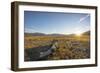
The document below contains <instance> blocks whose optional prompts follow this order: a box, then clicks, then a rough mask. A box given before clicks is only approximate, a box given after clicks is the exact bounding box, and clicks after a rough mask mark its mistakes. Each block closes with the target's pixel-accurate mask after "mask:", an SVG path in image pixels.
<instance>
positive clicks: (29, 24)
mask: <svg viewBox="0 0 100 73" xmlns="http://www.w3.org/2000/svg"><path fill="white" fill-rule="evenodd" d="M88 30H90V14H87V13H61V12H39V11H24V32H25V33H35V32H39V33H45V34H53V33H58V34H75V33H78V32H80V33H82V32H86V31H88Z"/></svg>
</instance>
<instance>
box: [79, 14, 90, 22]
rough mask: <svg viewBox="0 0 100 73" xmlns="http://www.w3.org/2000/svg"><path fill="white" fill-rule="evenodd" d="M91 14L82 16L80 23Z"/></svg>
mask: <svg viewBox="0 0 100 73" xmlns="http://www.w3.org/2000/svg"><path fill="white" fill-rule="evenodd" d="M89 16H90V15H89V14H88V15H86V16H84V17H82V18H80V20H79V23H80V22H82V21H84V20H85V19H86V18H87V17H89Z"/></svg>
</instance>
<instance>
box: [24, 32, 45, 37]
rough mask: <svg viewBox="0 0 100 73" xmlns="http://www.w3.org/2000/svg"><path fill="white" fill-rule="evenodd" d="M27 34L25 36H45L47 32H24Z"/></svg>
mask: <svg viewBox="0 0 100 73" xmlns="http://www.w3.org/2000/svg"><path fill="white" fill-rule="evenodd" d="M24 34H25V36H45V35H46V34H44V33H38V32H36V33H24Z"/></svg>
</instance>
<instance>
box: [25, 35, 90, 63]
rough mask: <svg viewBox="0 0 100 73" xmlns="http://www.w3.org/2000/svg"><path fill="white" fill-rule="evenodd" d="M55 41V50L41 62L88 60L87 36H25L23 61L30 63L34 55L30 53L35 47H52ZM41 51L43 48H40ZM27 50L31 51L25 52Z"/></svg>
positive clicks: (88, 44)
mask: <svg viewBox="0 0 100 73" xmlns="http://www.w3.org/2000/svg"><path fill="white" fill-rule="evenodd" d="M54 40H55V41H56V43H57V44H56V49H53V51H52V53H51V54H49V55H48V56H46V58H44V59H43V60H63V59H86V58H90V37H89V35H81V36H76V35H70V36H25V37H24V48H25V55H24V58H25V61H32V59H31V58H33V57H34V56H37V55H34V54H35V53H37V52H32V51H34V49H37V47H42V46H49V47H51V46H50V45H53V44H54V43H53V41H54ZM40 49H43V48H40ZM49 49H50V48H49ZM28 50H30V51H31V54H30V52H27V51H28Z"/></svg>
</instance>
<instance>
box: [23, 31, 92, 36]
mask: <svg viewBox="0 0 100 73" xmlns="http://www.w3.org/2000/svg"><path fill="white" fill-rule="evenodd" d="M24 34H25V36H75V34H68V35H66V34H58V33H52V34H45V33H39V32H35V33H24ZM82 35H90V31H86V32H83V34H82Z"/></svg>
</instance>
